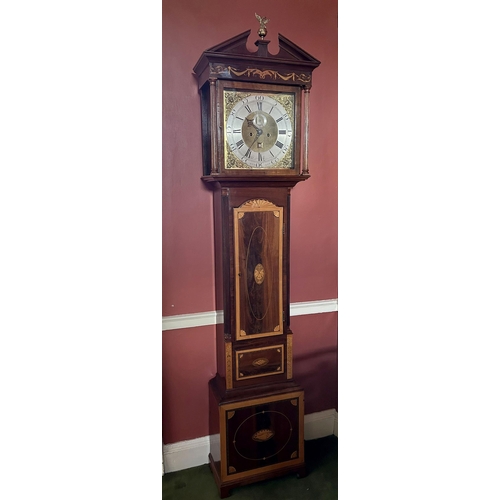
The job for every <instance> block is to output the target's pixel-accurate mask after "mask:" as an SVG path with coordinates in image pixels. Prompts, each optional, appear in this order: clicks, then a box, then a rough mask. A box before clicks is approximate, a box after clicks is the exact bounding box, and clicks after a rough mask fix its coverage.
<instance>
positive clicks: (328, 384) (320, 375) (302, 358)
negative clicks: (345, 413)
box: [293, 347, 338, 414]
mask: <svg viewBox="0 0 500 500" xmlns="http://www.w3.org/2000/svg"><path fill="white" fill-rule="evenodd" d="M337 359H338V356H337V347H335V348H330V349H321V350H317V351H312V352H310V353H308V354H302V355H297V356H294V358H293V378H294V380H295V381H296V382H297V383H299V384H300V385H301V386H302V388H303V389H304V392H305V398H304V412H305V413H306V414H308V413H315V412H318V411H323V410H330V409H332V408H335V409H336V410H337V411H338V361H337Z"/></svg>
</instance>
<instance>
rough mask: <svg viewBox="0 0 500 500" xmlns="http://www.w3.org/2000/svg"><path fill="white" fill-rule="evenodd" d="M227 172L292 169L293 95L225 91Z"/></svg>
mask: <svg viewBox="0 0 500 500" xmlns="http://www.w3.org/2000/svg"><path fill="white" fill-rule="evenodd" d="M224 102H225V117H224V118H225V139H226V140H225V152H224V153H225V160H226V161H225V164H226V169H231V168H234V169H242V168H243V169H245V168H246V169H278V168H279V169H285V168H293V150H294V148H293V146H294V144H293V140H294V102H295V96H294V94H267V93H248V92H240V91H235V90H225V91H224Z"/></svg>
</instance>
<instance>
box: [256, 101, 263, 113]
mask: <svg viewBox="0 0 500 500" xmlns="http://www.w3.org/2000/svg"><path fill="white" fill-rule="evenodd" d="M257 109H258V110H259V111H262V102H260V101H258V102H257Z"/></svg>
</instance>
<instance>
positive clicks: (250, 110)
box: [245, 104, 252, 113]
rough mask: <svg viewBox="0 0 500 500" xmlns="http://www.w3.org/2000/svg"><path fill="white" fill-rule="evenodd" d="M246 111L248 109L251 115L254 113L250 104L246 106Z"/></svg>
mask: <svg viewBox="0 0 500 500" xmlns="http://www.w3.org/2000/svg"><path fill="white" fill-rule="evenodd" d="M245 109H246V110H247V111H248V112H249V113H251V112H252V108H250V106H249V105H248V104H247V105H246V106H245Z"/></svg>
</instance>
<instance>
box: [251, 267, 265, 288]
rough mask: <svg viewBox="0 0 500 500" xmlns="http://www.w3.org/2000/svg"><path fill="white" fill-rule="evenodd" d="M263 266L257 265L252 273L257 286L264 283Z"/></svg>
mask: <svg viewBox="0 0 500 500" xmlns="http://www.w3.org/2000/svg"><path fill="white" fill-rule="evenodd" d="M264 275H265V273H264V266H263V265H262V264H257V265H256V266H255V269H254V271H253V278H254V280H255V283H257V285H262V283H264Z"/></svg>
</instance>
